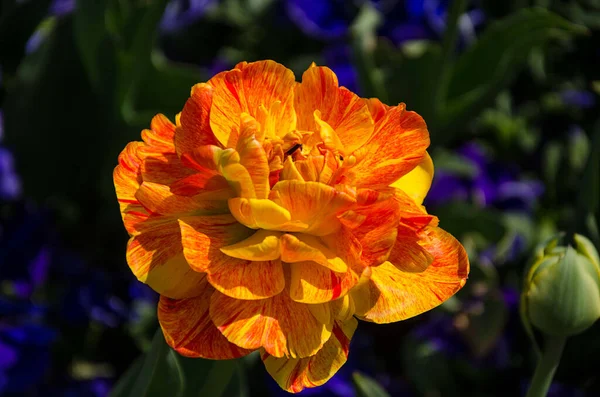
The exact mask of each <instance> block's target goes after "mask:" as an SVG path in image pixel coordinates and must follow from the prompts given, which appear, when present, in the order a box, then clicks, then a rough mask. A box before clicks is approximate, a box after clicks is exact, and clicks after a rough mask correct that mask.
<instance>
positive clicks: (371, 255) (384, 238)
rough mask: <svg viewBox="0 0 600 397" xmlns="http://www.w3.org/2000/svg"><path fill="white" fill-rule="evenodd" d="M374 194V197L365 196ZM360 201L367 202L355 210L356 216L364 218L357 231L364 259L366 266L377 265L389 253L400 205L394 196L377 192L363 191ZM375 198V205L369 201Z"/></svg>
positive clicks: (394, 234)
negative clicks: (386, 195)
mask: <svg viewBox="0 0 600 397" xmlns="http://www.w3.org/2000/svg"><path fill="white" fill-rule="evenodd" d="M369 193H375V194H373V195H372V196H373V198H372V199H371V198H363V196H368V195H369ZM358 199H359V202H361V201H365V200H366V201H365V204H367V205H364V206H361V207H357V208H355V209H354V211H353V214H354V215H355V216H362V217H363V218H362V219H363V221H362V223H361V224H360V226H359V227H357V228H356V229H355V230H354V235H355V236H356V238H358V240H359V242H360V244H361V246H362V261H363V264H364V265H365V266H376V265H379V264H381V263H383V262H385V261H386V260H387V258H388V256H389V254H390V251H391V249H392V247H393V246H394V243H395V242H396V236H397V234H398V231H397V228H398V224H399V222H400V207H399V205H398V203H397V201H396V200H395V199H394V197H387V198H386V197H385V195H380V194H377V192H375V191H368V190H365V189H363V190H360V191H359V194H358ZM371 200H374V202H373V203H372V204H369V203H370V201H371Z"/></svg>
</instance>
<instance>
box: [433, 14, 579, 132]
mask: <svg viewBox="0 0 600 397" xmlns="http://www.w3.org/2000/svg"><path fill="white" fill-rule="evenodd" d="M585 31H586V29H585V27H582V26H579V25H575V24H572V23H570V22H568V21H567V20H565V19H563V18H561V17H559V16H558V15H555V14H553V13H551V12H549V11H547V10H545V9H542V8H530V9H522V10H520V11H519V12H516V13H514V14H511V15H510V16H508V17H506V18H505V19H503V20H500V21H498V22H495V23H494V24H493V25H491V26H490V27H489V28H488V29H487V30H486V31H485V32H484V33H483V35H482V36H481V38H480V39H479V40H478V41H477V42H476V43H475V44H474V45H473V46H472V47H471V48H470V49H469V50H467V51H466V52H465V53H464V54H463V55H461V56H460V57H459V59H458V61H457V62H456V64H455V65H454V67H453V70H452V75H451V77H450V83H449V86H448V91H447V97H446V98H445V105H444V106H443V108H442V114H441V116H440V120H439V127H440V129H443V130H453V129H455V128H459V127H462V126H464V123H465V122H466V121H468V120H469V119H471V118H473V117H475V116H477V114H479V112H481V110H483V109H484V108H485V107H486V106H488V105H489V104H490V103H491V101H493V100H494V98H495V97H496V95H498V93H499V92H500V91H501V90H502V89H504V88H505V87H506V86H507V85H508V84H509V83H510V81H511V80H512V78H514V77H515V76H516V74H517V73H518V72H519V71H520V70H521V69H522V68H523V67H524V66H525V65H526V63H527V59H528V57H529V55H530V54H531V53H532V51H534V50H535V49H537V48H539V47H540V46H543V45H545V44H546V43H548V42H549V41H550V40H551V39H552V38H567V37H570V36H571V35H573V34H574V33H582V32H585ZM449 137H451V134H447V133H446V131H445V132H444V133H443V134H439V136H438V137H436V139H437V141H438V143H439V142H441V141H446V140H448V139H449Z"/></svg>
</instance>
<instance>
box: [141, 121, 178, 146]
mask: <svg viewBox="0 0 600 397" xmlns="http://www.w3.org/2000/svg"><path fill="white" fill-rule="evenodd" d="M174 138H175V124H173V123H172V122H171V121H170V120H169V119H168V118H167V117H166V116H165V115H163V114H157V115H156V116H154V117H153V118H152V121H151V122H150V129H149V130H144V131H142V139H143V140H144V142H146V144H147V145H148V146H151V147H154V148H157V149H159V150H160V151H161V152H171V153H172V152H174V148H175V145H174V143H173V139H174Z"/></svg>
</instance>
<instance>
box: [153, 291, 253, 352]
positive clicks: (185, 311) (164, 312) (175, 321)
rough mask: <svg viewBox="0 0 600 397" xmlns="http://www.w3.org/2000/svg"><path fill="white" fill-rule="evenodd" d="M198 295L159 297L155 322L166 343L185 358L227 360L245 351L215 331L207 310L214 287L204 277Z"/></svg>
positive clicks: (215, 328)
mask: <svg viewBox="0 0 600 397" xmlns="http://www.w3.org/2000/svg"><path fill="white" fill-rule="evenodd" d="M198 290H199V295H198V296H197V297H195V298H189V299H170V298H167V297H165V296H161V297H160V301H159V302H158V322H159V323H160V327H161V328H162V331H163V334H164V335H165V340H166V341H167V344H168V345H169V346H171V347H172V348H173V349H174V350H175V351H176V352H177V353H179V354H181V355H182V356H186V357H194V358H197V357H201V358H208V359H212V360H227V359H231V358H238V357H242V356H245V355H247V354H249V353H250V352H251V351H250V350H246V349H242V348H240V347H238V346H236V345H234V344H233V343H231V342H229V341H228V340H227V338H225V337H224V336H223V334H221V332H219V330H218V329H217V327H216V326H215V325H214V324H213V322H212V320H211V319H210V315H209V313H208V308H209V305H210V297H211V295H212V294H213V292H214V289H213V288H212V287H211V286H210V285H209V284H208V283H207V282H206V281H205V280H204V281H203V282H202V283H201V284H200V285H199V286H198Z"/></svg>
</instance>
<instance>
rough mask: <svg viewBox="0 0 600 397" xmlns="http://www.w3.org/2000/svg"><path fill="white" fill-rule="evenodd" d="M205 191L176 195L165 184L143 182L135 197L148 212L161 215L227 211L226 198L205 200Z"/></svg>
mask: <svg viewBox="0 0 600 397" xmlns="http://www.w3.org/2000/svg"><path fill="white" fill-rule="evenodd" d="M207 197H211V196H210V195H208V194H206V193H202V194H199V195H196V196H178V195H176V194H173V193H172V192H171V189H170V188H169V187H168V186H166V185H160V184H157V183H152V182H144V183H142V185H141V186H140V188H139V190H138V191H137V193H136V198H137V199H138V200H139V202H140V203H141V204H142V205H143V206H144V208H146V209H147V210H148V211H149V212H152V213H157V214H163V215H184V214H188V215H189V214H197V215H212V214H223V213H226V212H228V206H227V201H226V200H207V199H206V198H207Z"/></svg>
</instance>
